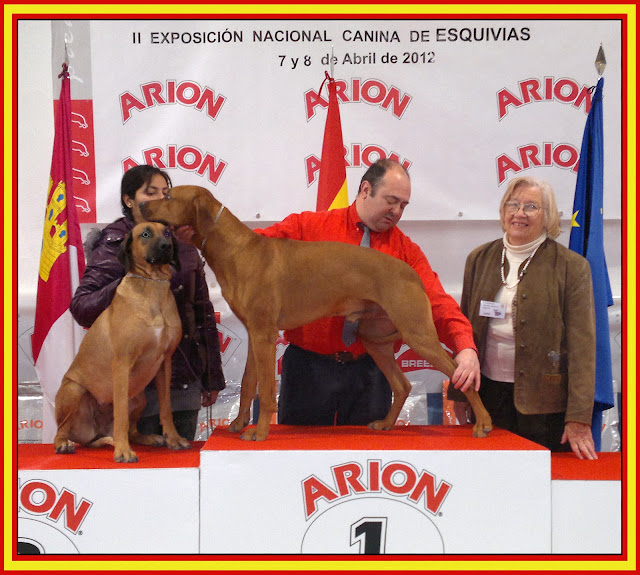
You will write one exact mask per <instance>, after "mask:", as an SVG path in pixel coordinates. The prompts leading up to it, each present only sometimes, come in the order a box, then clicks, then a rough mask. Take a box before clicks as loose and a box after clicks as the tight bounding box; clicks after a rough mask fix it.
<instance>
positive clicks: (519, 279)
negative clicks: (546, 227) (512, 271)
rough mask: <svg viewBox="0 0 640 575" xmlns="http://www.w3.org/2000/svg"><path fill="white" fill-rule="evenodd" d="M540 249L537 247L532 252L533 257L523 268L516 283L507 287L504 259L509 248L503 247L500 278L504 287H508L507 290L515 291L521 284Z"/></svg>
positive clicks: (527, 260)
mask: <svg viewBox="0 0 640 575" xmlns="http://www.w3.org/2000/svg"><path fill="white" fill-rule="evenodd" d="M539 247H540V246H536V249H535V250H533V252H531V255H530V256H529V257H528V258H527V259H526V260H525V262H524V266H522V269H521V270H520V273H519V274H518V279H517V280H516V283H514V284H513V285H512V286H510V285H507V280H506V279H505V277H504V259H505V257H506V255H507V246H502V260H501V261H500V277H501V278H502V285H503V286H504V287H506V288H507V289H513V288H514V287H516V286H517V285H518V284H519V283H520V281H521V280H522V276H524V274H525V273H526V271H527V268H528V267H529V264H530V263H531V260H532V258H533V256H535V255H536V252H537V251H538V248H539Z"/></svg>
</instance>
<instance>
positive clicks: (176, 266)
mask: <svg viewBox="0 0 640 575" xmlns="http://www.w3.org/2000/svg"><path fill="white" fill-rule="evenodd" d="M171 241H172V243H173V259H172V260H171V265H173V268H174V269H175V270H176V271H177V272H179V271H180V270H181V269H182V266H181V265H180V257H179V256H178V240H177V239H176V236H174V235H173V234H171Z"/></svg>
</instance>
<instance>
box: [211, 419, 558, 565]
mask: <svg viewBox="0 0 640 575" xmlns="http://www.w3.org/2000/svg"><path fill="white" fill-rule="evenodd" d="M550 465H551V464H550V453H549V451H548V450H546V449H544V448H542V447H540V446H539V445H536V444H534V443H532V442H529V441H527V440H525V439H522V438H521V437H518V436H516V435H513V434H511V433H509V432H507V431H503V430H500V429H496V430H494V431H492V432H491V434H490V435H489V437H487V438H484V439H474V438H473V437H472V436H471V427H470V426H463V427H460V426H408V427H402V428H400V427H399V428H396V429H394V430H392V431H384V432H383V431H373V430H370V429H367V428H365V427H294V426H282V425H273V426H272V427H271V431H270V435H269V438H268V439H267V440H266V441H264V442H244V441H241V440H240V439H239V436H238V435H235V434H231V433H229V431H228V430H227V429H226V428H217V429H215V430H214V432H213V434H212V436H211V437H210V438H209V440H208V441H207V442H206V443H205V445H204V447H203V449H202V451H201V461H200V468H201V516H200V523H201V529H200V533H201V536H200V552H201V553H211V554H263V553H264V554H273V553H282V554H285V553H296V554H299V553H305V554H306V553H311V554H326V553H331V554H358V553H361V554H378V553H387V554H431V553H447V554H453V553H473V554H480V553H482V554H484V553H550V552H551V513H550V509H551V482H550ZM221 525H224V529H221V528H220V526H221Z"/></svg>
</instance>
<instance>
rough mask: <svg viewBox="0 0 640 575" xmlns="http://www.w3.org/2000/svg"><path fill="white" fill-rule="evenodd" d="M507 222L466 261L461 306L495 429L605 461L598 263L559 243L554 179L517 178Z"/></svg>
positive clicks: (505, 206) (505, 202) (504, 206)
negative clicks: (597, 441)
mask: <svg viewBox="0 0 640 575" xmlns="http://www.w3.org/2000/svg"><path fill="white" fill-rule="evenodd" d="M500 223H501V225H502V229H503V231H504V237H502V238H500V239H498V240H495V241H492V242H489V243H488V244H484V245H482V246H480V247H478V248H476V249H474V250H473V251H472V252H471V253H470V254H469V256H468V258H467V262H466V266H465V272H464V285H463V289H462V301H461V304H460V307H461V309H462V311H463V313H464V314H465V315H466V316H467V318H469V320H470V321H471V324H472V326H473V335H474V339H475V342H476V345H477V346H478V353H479V356H480V363H481V372H482V382H481V386H480V396H481V397H482V401H483V402H484V405H485V406H486V408H487V410H488V411H489V413H490V414H491V417H492V418H493V422H494V423H495V425H496V426H498V427H502V428H503V429H507V430H509V431H512V432H513V433H516V434H518V435H521V436H522V437H525V438H527V439H530V440H531V441H534V442H536V443H539V444H541V445H544V446H545V447H547V448H549V449H550V450H551V451H569V447H570V448H571V449H572V450H573V452H574V453H575V454H576V456H577V457H579V458H580V459H584V458H586V459H596V458H597V455H596V453H595V447H594V443H593V437H592V435H591V417H592V411H593V397H594V390H595V319H594V311H593V291H592V284H591V271H590V268H589V263H588V262H587V260H586V259H584V258H583V257H582V256H580V255H578V254H576V253H575V252H572V251H570V250H569V249H567V248H565V247H564V246H562V245H560V244H559V243H557V242H556V241H555V238H557V237H558V235H559V234H560V216H559V213H558V210H557V207H556V201H555V197H554V194H553V191H552V189H551V187H550V186H549V184H547V183H546V182H543V181H540V180H538V179H535V178H531V177H520V178H516V179H514V180H512V181H511V182H510V183H509V185H508V187H507V190H506V192H505V194H504V197H503V198H502V201H501V203H500ZM455 394H456V390H452V393H451V394H450V395H449V397H450V398H452V399H455V400H456V401H457V400H458V399H459V396H457V395H455ZM456 411H457V412H458V411H459V410H456Z"/></svg>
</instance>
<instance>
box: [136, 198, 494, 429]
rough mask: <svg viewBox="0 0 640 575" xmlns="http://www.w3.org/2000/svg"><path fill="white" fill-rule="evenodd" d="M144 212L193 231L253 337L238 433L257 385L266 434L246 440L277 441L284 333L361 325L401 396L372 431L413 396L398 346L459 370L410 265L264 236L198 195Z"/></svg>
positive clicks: (477, 404) (482, 424) (483, 417)
mask: <svg viewBox="0 0 640 575" xmlns="http://www.w3.org/2000/svg"><path fill="white" fill-rule="evenodd" d="M140 209H141V212H142V214H143V215H144V217H145V218H147V219H151V220H161V221H164V222H167V223H169V224H171V225H174V226H181V225H185V224H188V225H190V226H192V227H193V229H194V230H195V234H194V236H193V239H192V243H193V244H194V245H195V246H196V247H198V248H200V250H201V252H202V255H203V256H204V258H205V259H206V261H207V263H208V264H209V266H210V267H211V269H212V270H213V272H214V273H215V275H216V278H217V280H218V283H219V284H220V288H221V290H222V295H223V297H224V298H225V300H226V301H227V303H228V304H229V306H230V307H231V309H232V310H233V312H234V313H235V314H236V316H237V317H238V318H239V319H240V320H241V321H242V322H243V323H244V325H245V327H246V328H247V332H248V334H249V352H248V357H247V365H246V367H245V372H244V375H243V377H242V387H241V392H240V411H239V413H238V417H237V418H236V419H235V420H234V421H233V422H232V423H231V427H230V429H231V431H240V430H242V429H243V428H244V427H246V425H247V424H248V423H249V411H250V408H251V402H252V401H253V399H254V397H255V395H256V385H257V382H259V385H258V392H259V398H260V416H259V418H258V425H257V427H256V428H255V429H248V430H247V431H245V433H244V434H243V435H242V438H243V439H257V440H262V439H265V438H266V437H267V435H268V433H269V423H270V420H271V414H272V413H274V412H275V411H276V409H277V405H276V384H275V343H276V338H277V335H278V330H280V329H293V328H296V327H299V326H301V325H304V324H306V323H309V322H311V321H313V320H316V319H318V318H321V317H328V316H332V315H343V316H347V317H348V318H349V319H350V320H352V321H353V320H356V319H358V320H359V327H358V335H359V336H360V338H361V340H362V342H363V344H364V346H365V348H366V350H367V352H368V353H369V354H370V355H371V357H372V358H373V359H374V361H375V362H376V364H377V365H378V367H379V368H380V369H381V370H382V372H383V373H384V375H385V376H386V378H387V379H388V380H389V384H390V386H391V390H392V391H393V403H392V405H391V409H390V410H389V413H388V414H387V416H386V417H385V418H384V419H383V420H380V421H373V422H371V423H370V424H369V427H372V428H373V429H391V428H392V427H393V426H394V425H395V422H396V420H397V418H398V415H400V410H401V409H402V406H403V405H404V402H405V400H406V398H407V396H408V395H409V392H410V391H411V384H410V383H409V381H408V380H407V378H406V377H405V375H404V374H403V373H402V370H401V369H400V368H399V367H398V364H397V363H396V360H395V356H394V353H393V343H394V342H395V341H396V340H397V339H403V340H404V341H405V342H406V343H407V344H408V345H409V346H410V347H411V348H412V349H413V350H414V351H415V352H416V353H417V354H418V355H420V356H421V357H423V358H424V359H426V360H428V361H429V362H430V363H431V364H432V365H434V366H435V367H436V368H437V369H438V370H440V371H442V372H443V373H445V374H446V375H448V376H449V377H451V376H452V375H453V372H454V371H455V368H456V364H455V362H454V361H453V360H452V359H451V358H450V357H449V356H448V355H447V353H446V352H445V351H444V350H443V349H442V346H441V345H440V342H439V341H438V336H437V334H436V329H435V326H434V325H433V319H432V316H431V305H430V304H429V299H428V298H427V295H426V293H425V291H424V287H423V285H422V281H421V280H420V278H419V276H418V274H416V272H415V271H414V270H413V269H412V268H411V267H410V266H409V265H407V264H406V263H405V262H403V261H401V260H399V259H396V258H394V257H392V256H389V255H387V254H383V253H380V252H377V251H375V250H371V249H366V248H361V247H359V246H353V245H349V244H344V243H338V242H302V241H296V240H284V239H274V238H266V237H263V236H260V235H258V234H256V233H254V232H252V231H251V230H250V229H249V228H247V226H245V225H244V224H243V223H242V222H240V221H239V220H238V219H237V218H236V217H235V216H234V215H233V214H231V212H229V211H228V210H225V208H224V206H223V205H222V204H221V203H220V202H219V201H218V200H216V199H215V198H214V197H213V196H212V195H211V193H210V192H209V191H208V190H207V189H205V188H201V187H198V186H177V187H175V188H173V189H172V190H171V193H170V195H168V196H166V197H165V199H163V200H153V201H150V202H145V203H143V204H141V205H140ZM466 395H467V398H468V399H469V401H470V403H471V406H472V408H473V411H474V413H475V415H476V424H475V426H474V431H473V434H474V436H476V437H485V436H486V435H487V433H488V432H489V431H490V430H491V418H490V416H489V414H488V413H487V411H486V409H485V408H484V406H483V405H482V401H481V400H480V397H479V396H478V393H477V392H476V391H475V389H470V390H469V391H467V392H466Z"/></svg>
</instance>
